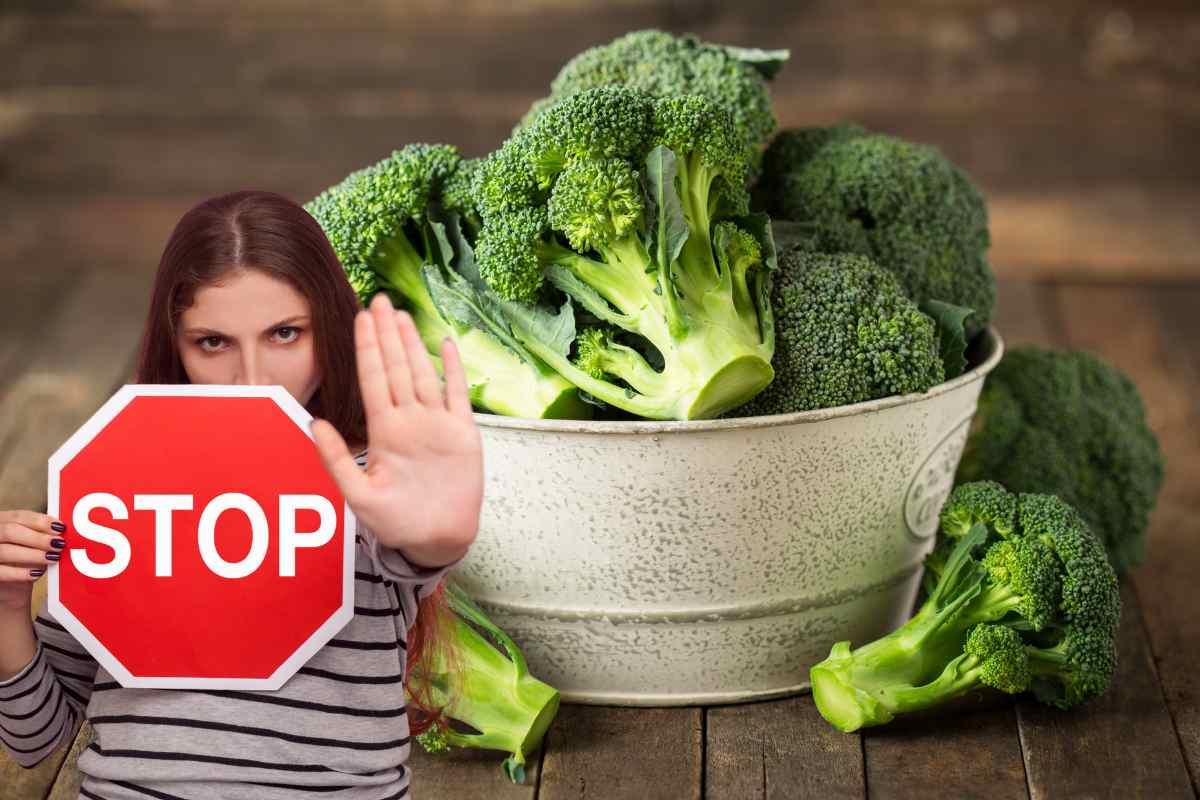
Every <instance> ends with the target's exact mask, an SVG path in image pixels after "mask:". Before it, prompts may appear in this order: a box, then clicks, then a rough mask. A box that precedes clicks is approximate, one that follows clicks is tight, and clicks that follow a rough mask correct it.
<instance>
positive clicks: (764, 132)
mask: <svg viewBox="0 0 1200 800" xmlns="http://www.w3.org/2000/svg"><path fill="white" fill-rule="evenodd" d="M787 57H788V53H787V51H786V50H781V51H780V50H777V51H770V52H767V51H762V50H752V49H743V48H737V47H724V46H721V45H716V44H711V43H709V42H704V41H701V40H700V39H697V38H696V37H694V36H675V35H673V34H670V33H666V32H664V31H659V30H642V31H634V32H632V33H627V34H625V35H624V36H621V37H619V38H617V39H614V40H613V41H611V42H609V43H608V44H604V45H600V46H598V47H593V48H590V49H588V50H584V51H583V52H582V53H580V54H578V55H577V56H575V57H574V58H572V59H571V60H570V61H568V62H567V63H566V64H565V65H564V66H563V68H562V69H561V70H560V71H559V73H558V76H557V77H555V79H554V81H553V82H552V83H551V84H550V96H549V97H546V98H544V99H542V100H539V101H537V102H536V103H534V104H533V107H532V108H531V109H530V110H529V112H528V113H527V114H526V115H525V117H524V119H522V120H521V127H525V126H528V125H529V124H531V123H532V122H533V120H534V119H536V118H537V116H538V115H539V114H540V113H541V112H542V111H544V110H545V109H546V108H548V107H550V106H552V105H553V104H554V103H556V102H557V101H558V100H561V99H562V98H563V97H567V96H569V95H572V94H576V93H578V92H583V91H587V90H588V89H595V88H597V87H601V86H627V87H630V88H633V89H638V90H640V91H643V92H646V93H648V94H650V95H653V96H654V97H671V96H674V95H680V94H695V95H700V96H702V97H704V98H706V99H708V100H710V101H711V102H713V103H716V104H718V105H720V106H722V107H723V108H724V109H725V110H726V111H727V112H728V113H729V114H730V115H731V117H732V121H733V125H734V127H735V128H736V129H737V132H738V133H737V135H738V138H739V139H740V140H741V141H742V143H743V145H744V146H745V148H746V155H745V158H746V161H747V163H748V164H749V166H750V169H751V171H757V169H758V166H759V164H760V162H761V159H762V150H763V147H764V146H765V145H766V143H767V139H769V138H770V136H771V133H772V132H773V131H774V130H775V115H774V113H773V111H772V110H771V98H770V94H769V92H768V90H767V81H768V80H769V79H770V78H771V77H773V76H774V74H775V72H776V71H777V70H778V68H779V67H780V66H781V65H782V63H783V61H784V60H786V59H787Z"/></svg>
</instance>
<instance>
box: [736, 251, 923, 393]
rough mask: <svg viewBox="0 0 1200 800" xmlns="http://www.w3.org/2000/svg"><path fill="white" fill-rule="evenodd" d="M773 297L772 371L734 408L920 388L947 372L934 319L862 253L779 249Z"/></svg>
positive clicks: (920, 389)
mask: <svg viewBox="0 0 1200 800" xmlns="http://www.w3.org/2000/svg"><path fill="white" fill-rule="evenodd" d="M771 305H772V308H773V313H774V317H775V357H774V360H773V361H772V366H773V367H774V369H775V379H774V380H773V381H772V382H771V384H770V385H769V386H767V388H766V389H764V390H763V391H762V393H761V394H759V395H758V396H757V397H755V398H754V399H753V400H751V401H750V402H749V403H748V404H746V405H745V406H742V407H741V408H739V409H737V410H736V412H734V413H735V414H736V415H737V416H754V415H760V414H787V413H791V412H794V411H807V410H810V409H814V408H830V407H832V406H839V405H846V404H849V403H858V402H861V401H864V400H872V399H875V398H878V397H886V396H888V395H893V394H906V393H909V392H924V391H926V390H927V389H929V387H931V386H934V385H936V384H938V383H941V382H942V380H943V378H944V376H945V373H944V369H943V366H942V361H941V357H940V356H939V352H938V332H937V326H936V325H935V324H934V322H933V320H931V319H930V318H929V317H927V316H926V315H925V314H923V313H921V311H920V310H919V309H918V308H917V307H916V306H915V305H914V304H913V303H912V301H911V300H909V299H908V298H907V297H906V296H905V294H904V290H903V289H902V288H901V286H900V284H899V282H898V281H897V280H896V278H895V277H894V276H893V275H892V274H891V273H889V272H888V271H887V270H884V269H882V268H881V267H879V266H877V265H876V264H875V263H873V262H872V261H871V260H870V259H868V258H865V257H863V256H857V255H848V254H840V255H827V254H822V253H809V252H803V251H791V252H789V253H785V254H784V255H783V256H782V257H781V258H780V259H779V268H778V269H777V270H776V271H775V278H774V286H773V288H772V291H771Z"/></svg>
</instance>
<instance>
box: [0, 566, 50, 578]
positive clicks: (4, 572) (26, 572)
mask: <svg viewBox="0 0 1200 800" xmlns="http://www.w3.org/2000/svg"><path fill="white" fill-rule="evenodd" d="M47 563H48V562H47ZM34 572H36V573H37V575H34V574H33V573H34ZM44 574H46V568H45V567H44V566H43V567H8V566H4V565H0V583H36V582H37V581H38V579H39V578H41V577H42V575H44Z"/></svg>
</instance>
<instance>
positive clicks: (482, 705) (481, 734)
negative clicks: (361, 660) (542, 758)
mask: <svg viewBox="0 0 1200 800" xmlns="http://www.w3.org/2000/svg"><path fill="white" fill-rule="evenodd" d="M445 591H446V597H447V599H448V600H449V601H450V609H451V610H452V611H453V612H454V635H453V636H452V641H451V642H450V645H451V647H452V652H454V653H455V655H456V656H457V659H455V660H454V661H451V660H450V659H449V658H446V657H444V656H443V657H441V658H440V659H439V660H438V661H437V662H435V666H434V667H433V669H434V671H435V672H434V674H432V675H429V674H425V673H421V672H414V673H413V675H412V676H411V681H412V682H414V683H415V684H416V685H417V690H418V691H419V692H420V691H421V690H423V689H426V690H431V691H430V696H431V697H432V698H433V702H434V703H435V705H437V706H441V707H445V708H444V710H445V713H446V715H448V716H449V717H450V718H451V719H453V720H457V721H458V722H460V723H463V724H464V725H465V726H467V727H469V728H472V729H474V730H475V731H477V733H463V732H460V731H458V730H455V729H453V728H452V727H451V726H450V725H449V723H448V722H447V721H446V720H445V719H444V718H439V719H438V722H437V724H436V725H435V726H433V727H431V728H429V729H428V730H427V731H425V732H424V733H422V734H420V735H419V736H417V742H418V743H419V744H420V745H421V746H422V747H423V748H424V749H425V750H426V751H427V752H430V753H441V752H445V751H447V750H449V749H450V748H451V747H477V748H482V749H486V750H503V751H505V752H507V753H509V756H508V758H506V759H505V760H504V764H503V767H504V771H505V774H507V775H508V777H509V779H510V780H511V781H512V782H513V783H524V782H525V758H526V756H528V755H529V754H530V753H532V752H534V751H535V750H537V748H538V746H539V745H540V744H541V742H542V737H544V736H545V734H546V730H547V729H548V728H549V727H550V723H552V722H553V721H554V717H555V715H556V714H557V713H558V705H559V693H558V690H557V689H555V688H554V687H552V686H549V685H547V684H545V683H543V682H542V681H540V680H538V679H537V678H535V677H533V675H531V674H530V673H529V667H528V666H527V665H526V663H525V657H524V656H523V655H522V654H521V650H520V648H518V647H517V645H516V643H515V642H513V640H512V639H511V638H510V637H509V636H508V634H506V633H505V632H504V631H502V630H501V629H500V628H498V627H497V626H496V625H495V623H493V622H492V621H491V620H490V619H488V617H487V615H486V614H484V613H483V611H482V610H480V608H479V607H478V606H477V605H476V604H475V603H474V602H473V601H472V600H471V598H470V597H469V596H468V595H467V594H466V593H465V592H463V591H462V590H461V589H459V588H458V587H457V586H455V585H454V584H452V583H449V582H447V583H446V584H445ZM476 627H478V628H479V630H482V631H483V632H484V633H486V634H487V635H488V636H489V637H491V639H493V640H495V642H496V643H497V644H498V645H499V647H500V648H502V649H503V651H504V652H503V653H501V652H500V650H498V649H497V648H496V647H495V646H493V645H492V643H491V642H490V641H489V640H488V639H487V638H485V637H484V636H483V635H482V634H481V633H480V632H479V630H476ZM505 654H507V657H506V656H505ZM452 686H453V691H451V687H452ZM447 702H449V705H448V706H447Z"/></svg>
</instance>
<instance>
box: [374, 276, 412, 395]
mask: <svg viewBox="0 0 1200 800" xmlns="http://www.w3.org/2000/svg"><path fill="white" fill-rule="evenodd" d="M371 314H372V316H373V322H374V323H375V334H376V336H377V338H378V339H379V349H380V350H381V351H382V353H383V366H384V371H385V372H386V373H387V382H388V386H389V387H390V388H391V392H392V402H393V403H394V404H395V405H398V406H406V405H409V404H411V403H412V402H414V401H415V400H416V397H415V396H414V395H413V379H412V373H411V372H410V371H409V366H408V356H407V355H406V354H405V351H404V343H403V342H401V341H400V334H399V333H398V332H397V331H396V322H395V316H396V309H395V308H393V307H392V301H391V300H388V299H387V298H386V297H384V298H382V299H379V298H376V299H375V300H373V301H372V302H371Z"/></svg>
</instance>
